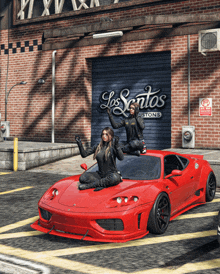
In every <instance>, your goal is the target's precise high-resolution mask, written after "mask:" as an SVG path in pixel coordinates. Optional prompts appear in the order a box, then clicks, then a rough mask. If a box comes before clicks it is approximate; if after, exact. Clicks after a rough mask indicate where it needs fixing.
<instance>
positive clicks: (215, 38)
mask: <svg viewBox="0 0 220 274" xmlns="http://www.w3.org/2000/svg"><path fill="white" fill-rule="evenodd" d="M217 50H220V29H209V30H201V31H199V52H208V51H217Z"/></svg>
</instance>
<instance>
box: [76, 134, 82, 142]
mask: <svg viewBox="0 0 220 274" xmlns="http://www.w3.org/2000/svg"><path fill="white" fill-rule="evenodd" d="M75 140H76V142H77V143H81V138H80V136H79V135H76V136H75Z"/></svg>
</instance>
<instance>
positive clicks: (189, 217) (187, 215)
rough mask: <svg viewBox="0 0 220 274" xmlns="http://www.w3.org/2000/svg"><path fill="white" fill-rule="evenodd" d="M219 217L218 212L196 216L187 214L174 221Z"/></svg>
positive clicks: (196, 214) (195, 214) (197, 214)
mask: <svg viewBox="0 0 220 274" xmlns="http://www.w3.org/2000/svg"><path fill="white" fill-rule="evenodd" d="M216 215H218V211H214V212H203V213H194V214H185V215H180V216H178V217H176V218H175V219H174V221H175V220H184V219H193V218H202V217H210V216H216Z"/></svg>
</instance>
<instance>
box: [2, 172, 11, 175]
mask: <svg viewBox="0 0 220 274" xmlns="http://www.w3.org/2000/svg"><path fill="white" fill-rule="evenodd" d="M11 173H12V172H0V175H6V174H11Z"/></svg>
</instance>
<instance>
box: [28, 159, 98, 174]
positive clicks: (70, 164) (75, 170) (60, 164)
mask: <svg viewBox="0 0 220 274" xmlns="http://www.w3.org/2000/svg"><path fill="white" fill-rule="evenodd" d="M82 163H85V164H87V166H88V168H89V167H90V166H92V165H93V164H95V163H96V161H95V160H93V155H90V156H88V157H86V158H82V157H81V155H76V156H73V157H70V158H66V159H63V160H60V161H56V162H54V163H50V164H46V165H43V166H39V167H35V168H32V169H29V170H27V171H29V172H45V173H55V174H63V175H68V176H72V175H77V174H81V173H82V172H83V169H82V168H81V167H80V165H81V164H82Z"/></svg>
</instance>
